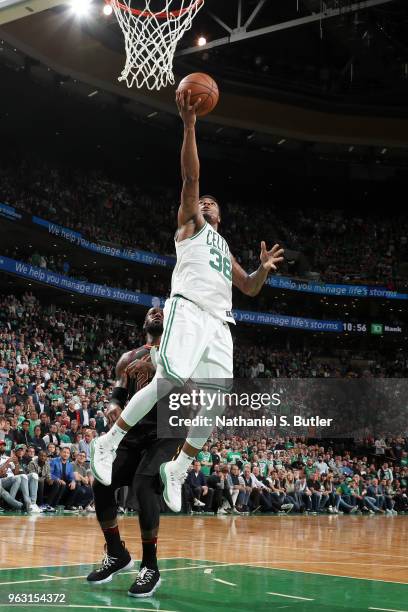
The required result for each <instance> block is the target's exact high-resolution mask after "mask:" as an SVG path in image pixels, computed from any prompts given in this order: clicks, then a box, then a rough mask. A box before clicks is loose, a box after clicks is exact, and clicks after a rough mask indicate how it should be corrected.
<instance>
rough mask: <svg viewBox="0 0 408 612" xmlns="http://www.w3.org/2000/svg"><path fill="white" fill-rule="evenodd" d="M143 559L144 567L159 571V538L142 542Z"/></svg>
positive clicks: (142, 564)
mask: <svg viewBox="0 0 408 612" xmlns="http://www.w3.org/2000/svg"><path fill="white" fill-rule="evenodd" d="M142 547H143V558H142V563H141V566H142V567H148V568H149V569H155V570H157V569H158V567H157V538H150V539H149V540H142Z"/></svg>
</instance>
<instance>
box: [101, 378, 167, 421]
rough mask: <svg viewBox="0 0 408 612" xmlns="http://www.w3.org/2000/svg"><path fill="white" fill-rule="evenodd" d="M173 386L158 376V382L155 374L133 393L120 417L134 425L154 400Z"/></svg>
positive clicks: (150, 407) (158, 398)
mask: <svg viewBox="0 0 408 612" xmlns="http://www.w3.org/2000/svg"><path fill="white" fill-rule="evenodd" d="M173 387H174V383H172V382H170V381H169V380H166V379H164V378H160V384H159V379H158V377H157V376H155V377H154V378H153V380H152V381H151V382H150V383H149V384H148V385H146V387H143V389H140V391H138V392H137V393H135V394H134V396H133V397H132V398H131V399H130V400H129V402H128V404H127V406H126V408H125V409H124V410H123V412H122V414H121V417H122V419H123V420H124V421H125V423H127V424H128V425H130V426H131V427H133V425H136V423H138V422H139V421H140V420H141V419H143V417H144V416H146V414H147V413H148V412H150V411H151V409H152V408H153V406H154V405H155V403H156V402H158V401H159V400H160V399H162V398H163V397H165V396H166V395H167V394H168V393H170V391H171V390H172V389H173ZM159 396H160V397H159ZM111 431H112V430H111Z"/></svg>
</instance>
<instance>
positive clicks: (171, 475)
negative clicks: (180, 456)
mask: <svg viewBox="0 0 408 612" xmlns="http://www.w3.org/2000/svg"><path fill="white" fill-rule="evenodd" d="M160 478H161V480H162V483H163V484H164V491H163V497H164V501H165V502H166V504H167V505H168V507H169V508H170V510H172V511H173V512H180V510H181V486H182V484H183V483H184V481H185V479H186V478H187V472H183V473H182V474H180V472H179V470H178V469H177V468H176V462H175V461H168V462H167V463H162V464H161V466H160ZM204 505H205V504H204Z"/></svg>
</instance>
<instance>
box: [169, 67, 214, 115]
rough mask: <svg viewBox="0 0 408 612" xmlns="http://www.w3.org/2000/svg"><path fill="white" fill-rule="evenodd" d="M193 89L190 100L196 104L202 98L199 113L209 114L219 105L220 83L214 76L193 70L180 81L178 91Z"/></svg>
mask: <svg viewBox="0 0 408 612" xmlns="http://www.w3.org/2000/svg"><path fill="white" fill-rule="evenodd" d="M189 89H190V90H191V98H190V101H191V103H192V104H195V103H196V102H197V100H198V98H201V104H200V106H199V107H198V110H197V115H198V116H199V117H204V115H208V113H210V112H211V111H212V110H213V109H214V108H215V107H216V105H217V102H218V98H219V91H218V85H217V83H216V82H215V81H214V79H213V78H212V77H210V76H209V75H208V74H205V73H204V72H193V73H192V74H188V75H187V76H186V77H184V79H182V81H180V83H179V86H178V88H177V91H188V90H189Z"/></svg>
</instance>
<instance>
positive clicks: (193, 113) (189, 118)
mask: <svg viewBox="0 0 408 612" xmlns="http://www.w3.org/2000/svg"><path fill="white" fill-rule="evenodd" d="M190 96H191V90H190V89H189V90H188V91H176V104H177V108H178V110H179V113H180V117H181V118H182V120H183V123H184V125H185V126H186V127H194V126H195V122H196V119H197V109H198V107H199V106H200V104H201V98H198V100H197V102H196V103H195V104H191V102H190Z"/></svg>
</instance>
